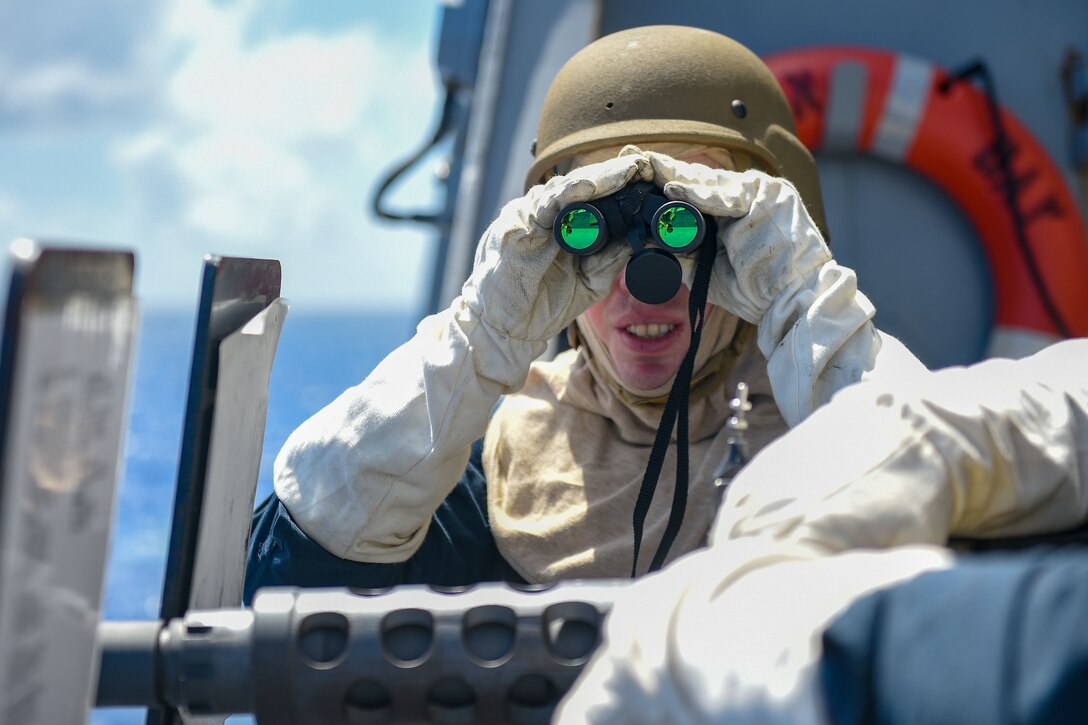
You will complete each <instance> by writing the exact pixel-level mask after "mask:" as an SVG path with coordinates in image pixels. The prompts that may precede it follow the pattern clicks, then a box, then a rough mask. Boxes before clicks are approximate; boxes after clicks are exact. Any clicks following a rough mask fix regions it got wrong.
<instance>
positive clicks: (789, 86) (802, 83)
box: [782, 71, 824, 119]
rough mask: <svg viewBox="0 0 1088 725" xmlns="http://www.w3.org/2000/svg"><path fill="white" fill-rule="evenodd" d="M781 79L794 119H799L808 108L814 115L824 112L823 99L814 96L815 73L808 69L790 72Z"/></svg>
mask: <svg viewBox="0 0 1088 725" xmlns="http://www.w3.org/2000/svg"><path fill="white" fill-rule="evenodd" d="M783 81H784V82H783V84H782V85H783V87H784V89H785V91H786V97H787V98H788V99H789V101H790V108H791V109H792V110H793V117H794V118H795V119H800V118H801V117H802V116H804V115H805V113H806V112H808V111H809V110H811V111H812V112H813V113H815V114H816V115H820V114H822V113H823V112H824V104H823V101H822V100H821V99H819V98H817V97H816V74H814V73H812V72H810V71H802V72H800V73H790V74H789V75H787V76H785V78H784V79H783Z"/></svg>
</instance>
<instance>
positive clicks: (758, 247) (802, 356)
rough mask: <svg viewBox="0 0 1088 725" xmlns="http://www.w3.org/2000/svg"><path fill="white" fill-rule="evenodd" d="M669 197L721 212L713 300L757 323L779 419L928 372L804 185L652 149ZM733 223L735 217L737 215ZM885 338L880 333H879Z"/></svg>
mask: <svg viewBox="0 0 1088 725" xmlns="http://www.w3.org/2000/svg"><path fill="white" fill-rule="evenodd" d="M645 156H646V157H647V158H648V159H649V160H650V163H651V164H652V165H653V170H654V179H655V181H656V182H657V183H658V184H661V185H662V186H663V187H664V193H665V196H667V197H669V198H670V199H676V200H679V201H686V202H688V203H689V204H692V205H693V206H695V207H696V208H698V209H699V210H700V211H702V212H703V213H704V214H708V215H710V216H713V217H716V218H718V219H719V225H718V242H719V244H720V245H721V249H720V251H719V253H718V257H717V259H716V260H715V263H714V269H713V272H712V273H711V281H710V289H709V292H708V296H707V298H708V300H709V301H710V302H711V303H712V304H715V305H718V306H720V307H723V308H725V309H727V310H729V311H730V312H733V313H734V314H736V315H738V316H740V317H742V318H744V319H745V320H747V321H748V322H751V323H754V324H757V325H758V339H757V341H758V344H759V349H760V350H761V351H762V352H763V354H764V356H766V358H767V371H768V374H769V376H770V380H771V386H772V388H773V390H774V395H775V400H776V402H777V403H778V407H779V408H780V409H781V411H782V416H783V417H784V418H785V419H786V422H788V423H789V424H790V425H796V424H797V423H799V422H800V421H801V420H803V419H804V418H805V417H806V416H808V415H809V413H811V412H812V411H813V410H815V409H816V408H817V407H818V406H820V405H822V404H823V403H826V402H827V401H828V400H830V399H831V396H832V395H833V394H834V393H835V392H837V391H838V390H839V389H841V388H843V387H845V386H847V385H849V384H851V383H855V382H857V381H859V380H862V379H865V378H868V377H870V376H871V375H872V374H873V373H874V372H875V370H876V368H877V363H878V353H880V352H881V349H882V345H883V341H884V340H887V341H890V344H888V345H887V348H888V350H887V352H886V354H884V355H882V356H881V358H882V359H881V360H880V366H881V367H882V368H890V369H891V370H893V371H894V372H886V371H882V374H885V375H888V376H893V375H894V376H899V377H902V376H906V375H915V374H919V373H921V372H923V371H924V369H925V368H924V366H923V365H922V364H921V363H920V362H918V360H917V359H915V358H914V356H913V355H911V354H910V353H909V352H907V351H906V349H905V348H904V347H903V346H902V345H901V344H899V342H898V340H895V339H894V338H891V337H890V336H887V335H884V334H883V333H879V332H878V331H877V330H876V328H875V327H873V325H872V323H871V322H870V320H871V319H872V317H873V315H874V314H875V313H876V310H875V308H874V307H873V305H872V303H871V302H870V301H869V300H868V298H866V297H865V295H863V294H862V293H861V292H859V291H858V288H857V278H856V275H855V274H854V271H853V270H851V269H848V268H846V267H843V266H841V265H839V264H837V263H836V262H835V261H834V260H833V259H832V257H831V252H830V250H829V249H828V247H827V245H826V244H825V243H824V240H823V237H822V236H821V235H820V232H819V230H818V229H817V228H816V225H815V223H814V222H813V221H812V218H811V217H810V216H809V214H808V212H807V211H806V210H805V206H804V204H803V203H802V201H801V197H800V196H799V195H798V193H797V190H796V189H794V188H793V186H791V185H790V183H789V182H788V181H786V180H784V179H779V178H774V177H771V176H768V175H767V174H765V173H763V172H761V171H756V170H750V171H745V172H743V173H739V172H735V171H725V170H720V169H711V168H708V167H706V166H703V165H701V164H689V163H685V162H682V161H677V160H675V159H673V158H670V157H668V156H664V155H662V154H658V153H653V152H645ZM733 220H736V221H733ZM882 338H883V340H882Z"/></svg>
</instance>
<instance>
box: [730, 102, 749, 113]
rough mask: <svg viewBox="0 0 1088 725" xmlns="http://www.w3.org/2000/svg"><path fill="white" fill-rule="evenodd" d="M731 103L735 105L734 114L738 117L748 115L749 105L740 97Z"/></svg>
mask: <svg viewBox="0 0 1088 725" xmlns="http://www.w3.org/2000/svg"><path fill="white" fill-rule="evenodd" d="M730 105H731V106H732V107H733V115H734V116H736V117H737V118H744V117H745V116H747V115H748V107H747V106H745V105H744V101H742V100H740V99H739V98H737V99H735V100H734V101H733V103H732V104H730Z"/></svg>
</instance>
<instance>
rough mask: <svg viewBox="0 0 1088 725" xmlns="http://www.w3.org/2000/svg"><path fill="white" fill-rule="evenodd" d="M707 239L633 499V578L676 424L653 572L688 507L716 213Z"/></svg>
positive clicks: (651, 563)
mask: <svg viewBox="0 0 1088 725" xmlns="http://www.w3.org/2000/svg"><path fill="white" fill-rule="evenodd" d="M706 224H707V230H706V234H707V237H708V238H707V240H706V241H705V242H704V243H703V244H702V245H701V246H700V247H699V262H698V266H697V267H696V270H695V280H694V282H693V283H692V286H691V295H690V296H689V297H688V319H689V321H690V323H691V343H690V345H689V346H688V351H687V354H686V355H684V359H683V361H682V362H681V363H680V368H679V370H677V371H676V377H675V378H674V379H673V383H672V389H671V390H670V391H669V397H668V399H667V401H666V402H665V410H664V411H663V413H662V414H661V423H660V425H658V428H657V435H656V437H655V438H654V445H653V448H652V449H651V451H650V460H649V461H648V462H647V464H646V474H645V475H644V476H643V478H642V487H641V488H640V489H639V493H638V499H637V500H636V501H635V511H634V517H633V524H634V544H635V548H634V558H633V559H632V561H631V577H632V578H634V577H635V576H636V572H637V569H638V555H639V549H640V548H641V546H642V533H643V529H644V527H645V523H646V515H647V513H649V510H650V504H651V502H652V501H653V498H654V491H655V490H656V489H657V481H658V479H659V478H660V477H661V468H662V466H663V465H664V463H665V452H666V451H667V450H668V447H669V440H670V438H672V430H673V426H674V425H675V426H676V429H677V430H676V486H675V488H674V489H673V497H672V509H671V510H670V512H669V521H668V524H667V525H666V527H665V533H664V534H663V535H662V537H661V543H660V544H659V545H658V547H657V553H656V554H654V558H653V560H652V561H651V562H650V569H649V571H651V572H653V571H657V570H658V569H660V568H661V567H662V566H663V565H664V563H665V558H666V557H667V556H668V554H669V549H670V548H671V547H672V545H673V542H674V541H675V540H676V536H677V534H679V533H680V526H681V524H682V523H683V521H684V509H685V508H686V507H687V502H688V393H689V392H690V390H689V389H690V387H691V376H692V373H693V372H694V367H695V354H696V352H698V350H699V339H700V338H701V336H702V332H703V320H704V317H705V313H706V296H707V290H708V288H709V287H710V270H711V268H712V267H713V266H714V257H715V255H716V254H717V251H718V244H717V236H718V235H717V223H716V221H715V220H714V219H713V218H712V217H709V216H708V217H706Z"/></svg>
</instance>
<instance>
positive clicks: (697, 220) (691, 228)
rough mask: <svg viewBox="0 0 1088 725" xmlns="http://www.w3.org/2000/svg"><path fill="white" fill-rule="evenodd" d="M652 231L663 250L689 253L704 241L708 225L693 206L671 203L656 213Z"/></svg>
mask: <svg viewBox="0 0 1088 725" xmlns="http://www.w3.org/2000/svg"><path fill="white" fill-rule="evenodd" d="M650 231H651V233H652V234H653V235H654V241H655V242H657V243H658V244H659V245H660V246H661V247H662V248H664V249H667V250H669V251H670V252H688V251H690V250H692V249H695V248H696V247H698V246H699V243H700V242H702V241H703V235H704V234H705V233H706V223H705V222H704V221H703V215H702V214H700V213H699V211H698V210H697V209H696V208H695V207H693V206H692V205H691V204H687V203H685V202H682V201H670V202H666V203H665V204H663V205H661V207H660V208H659V209H658V210H657V211H656V212H655V213H654V217H653V221H652V222H651V223H650Z"/></svg>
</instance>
